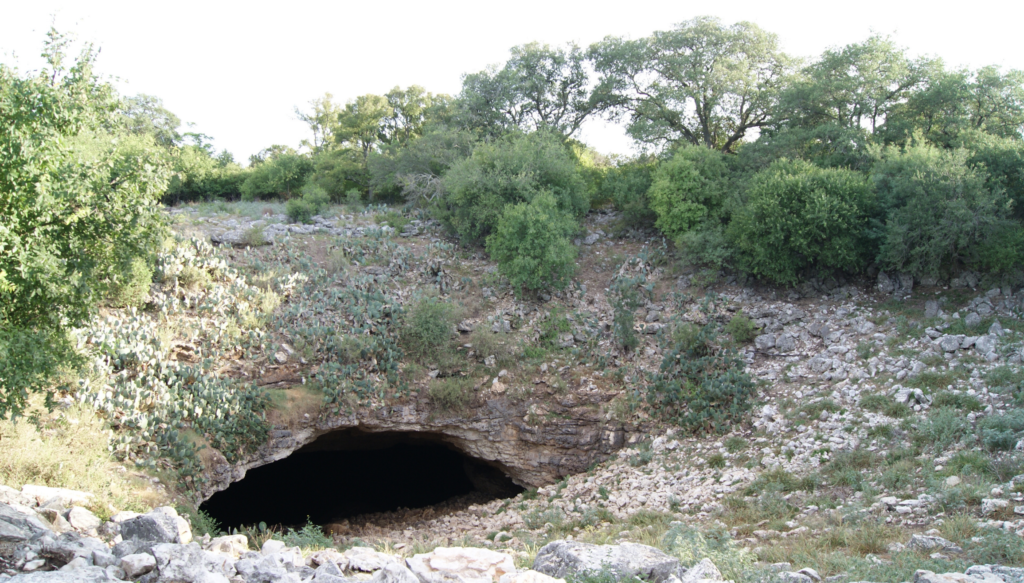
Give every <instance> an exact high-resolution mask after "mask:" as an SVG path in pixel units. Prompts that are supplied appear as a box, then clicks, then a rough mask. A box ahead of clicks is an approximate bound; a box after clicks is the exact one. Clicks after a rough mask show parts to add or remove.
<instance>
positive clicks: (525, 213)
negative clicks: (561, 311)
mask: <svg viewBox="0 0 1024 583" xmlns="http://www.w3.org/2000/svg"><path fill="white" fill-rule="evenodd" d="M577 228H578V227H577V225H576V221H574V220H573V219H572V217H571V216H570V215H568V214H567V213H565V212H564V211H563V210H561V209H560V208H558V204H557V201H556V199H555V197H554V196H553V195H551V194H549V193H547V192H542V193H539V194H537V195H536V196H535V197H533V199H532V200H531V201H530V202H529V203H520V204H516V205H510V206H508V207H507V208H506V209H505V210H504V212H503V213H502V214H501V219H500V220H499V221H498V224H497V228H496V229H495V231H494V232H493V233H491V235H490V236H489V237H487V253H489V254H490V256H491V259H493V260H495V261H497V262H498V271H500V272H501V274H502V275H504V276H505V277H507V278H508V280H509V283H511V284H512V285H513V286H516V287H519V288H527V289H533V290H537V289H546V288H552V289H560V288H563V287H565V286H566V285H567V284H568V283H569V281H570V280H571V279H572V276H573V274H575V273H576V248H575V247H574V246H573V245H572V243H571V242H570V241H569V237H571V236H572V235H573V234H574V233H575V232H576V230H577Z"/></svg>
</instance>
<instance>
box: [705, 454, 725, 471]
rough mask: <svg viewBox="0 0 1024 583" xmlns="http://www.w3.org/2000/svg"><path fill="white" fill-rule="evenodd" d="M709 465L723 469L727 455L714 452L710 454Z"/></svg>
mask: <svg viewBox="0 0 1024 583" xmlns="http://www.w3.org/2000/svg"><path fill="white" fill-rule="evenodd" d="M707 463H708V467H709V468H714V469H721V468H724V467H725V456H724V455H722V454H720V453H714V454H711V455H709V456H708V459H707Z"/></svg>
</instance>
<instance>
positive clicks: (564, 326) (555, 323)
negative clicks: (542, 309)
mask: <svg viewBox="0 0 1024 583" xmlns="http://www.w3.org/2000/svg"><path fill="white" fill-rule="evenodd" d="M571 331H572V324H570V323H569V319H568V318H566V317H565V311H564V310H563V309H562V308H561V307H558V306H556V307H554V308H552V309H551V313H550V314H548V317H547V318H544V320H542V321H541V322H540V335H539V337H538V339H537V340H538V341H539V342H540V344H541V345H543V346H544V347H545V348H548V349H554V348H558V337H559V336H560V335H562V334H565V333H567V332H571Z"/></svg>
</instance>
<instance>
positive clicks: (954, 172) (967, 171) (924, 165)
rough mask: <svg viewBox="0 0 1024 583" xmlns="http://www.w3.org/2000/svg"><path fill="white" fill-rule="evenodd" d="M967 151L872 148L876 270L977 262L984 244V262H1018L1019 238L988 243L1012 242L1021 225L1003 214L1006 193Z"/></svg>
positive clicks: (936, 268)
mask: <svg viewBox="0 0 1024 583" xmlns="http://www.w3.org/2000/svg"><path fill="white" fill-rule="evenodd" d="M969 155H970V153H969V152H967V151H966V150H952V151H950V150H940V149H938V148H935V147H933V146H929V145H924V144H915V145H911V146H908V147H906V148H904V149H900V148H897V147H894V146H891V147H888V148H886V149H884V150H881V151H880V152H879V154H878V161H877V162H876V163H875V165H874V167H873V168H872V179H873V180H874V182H875V187H876V189H877V191H878V202H879V207H880V211H881V213H882V215H881V216H882V219H883V220H884V222H885V226H884V229H883V230H882V233H881V247H880V249H879V252H878V263H879V264H880V266H881V267H882V268H883V269H889V270H897V271H905V272H908V273H911V274H913V275H914V276H916V277H925V276H933V277H934V276H939V275H942V274H943V273H944V272H946V273H948V272H950V271H952V270H957V269H961V268H963V267H965V266H976V267H981V266H982V265H981V262H982V254H983V249H986V244H987V259H986V261H987V262H988V263H989V264H990V266H992V267H997V268H998V267H1001V266H1006V265H1013V264H1014V262H1016V264H1018V265H1019V263H1020V259H1021V258H1020V257H1017V256H1015V255H1014V253H1015V249H1018V250H1019V242H1018V243H1017V244H1016V247H1014V246H1013V245H1011V246H1010V247H1008V248H1007V247H998V246H995V245H996V243H997V242H1000V244H1002V245H1005V244H1006V243H1007V242H1011V241H1012V240H1013V239H1014V237H1015V233H1014V231H1015V230H1019V229H1020V225H1019V223H1014V222H1013V221H1012V220H1011V219H1009V209H1010V206H1011V205H1010V200H1009V199H1008V198H1007V196H1006V195H1005V193H1004V192H1003V191H1002V190H1001V189H996V190H993V189H992V188H990V187H989V186H988V185H987V179H988V174H987V173H986V172H985V170H984V168H983V167H972V166H971V165H970V164H969V161H968V160H969ZM999 237H1002V238H1003V239H1005V240H1002V241H1000V239H999ZM1007 253H1009V254H1010V255H1009V256H1007Z"/></svg>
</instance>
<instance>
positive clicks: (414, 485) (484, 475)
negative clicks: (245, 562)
mask: <svg viewBox="0 0 1024 583" xmlns="http://www.w3.org/2000/svg"><path fill="white" fill-rule="evenodd" d="M522 491H523V488H522V487H521V486H518V485H517V484H515V483H514V482H513V481H512V479H511V478H509V477H508V475H507V474H506V473H505V472H504V471H503V470H502V469H501V468H500V467H498V466H497V465H495V464H493V463H488V462H484V461H482V460H477V459H474V458H472V457H469V456H467V455H466V454H464V453H462V452H460V451H458V450H457V449H455V448H454V447H453V446H451V445H449V444H447V443H445V442H443V441H442V440H441V436H440V435H436V434H429V433H411V432H388V433H366V432H362V431H359V430H342V431H335V432H332V433H328V434H325V435H323V436H321V437H320V438H318V439H316V440H315V441H313V442H311V443H309V444H307V445H306V446H304V447H302V448H300V449H299V450H297V451H296V452H295V453H293V454H292V455H290V456H288V457H287V458H284V459H282V460H279V461H276V462H272V463H269V464H267V465H265V466H260V467H258V468H254V469H252V470H249V471H248V472H247V473H246V476H245V478H243V479H242V480H240V481H238V482H235V483H234V484H232V485H231V486H229V487H228V488H227V489H226V490H223V491H221V492H217V493H216V494H214V495H213V496H211V497H210V499H209V500H207V501H206V502H204V503H203V504H202V505H201V506H200V510H203V511H205V512H206V513H208V514H209V515H210V516H211V517H212V518H214V519H215V520H217V522H218V523H220V525H221V527H222V528H225V529H231V528H240V527H242V526H243V525H255V524H259V523H260V522H264V523H266V524H267V525H280V526H285V527H299V526H301V525H304V524H306V523H307V522H312V523H313V524H319V525H324V524H328V523H331V522H337V521H340V520H343V519H345V518H349V517H353V516H357V515H360V514H367V513H372V512H388V511H392V510H397V509H399V508H421V507H424V506H430V505H432V504H437V503H440V502H444V501H445V500H448V499H450V498H453V497H455V496H461V495H465V494H470V493H474V492H479V493H483V494H485V495H487V496H488V497H490V498H492V499H493V498H508V497H512V496H515V495H516V494H518V493H519V492H522Z"/></svg>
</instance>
